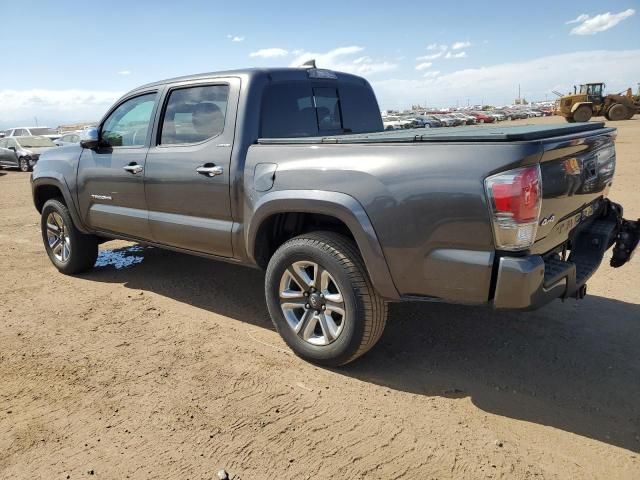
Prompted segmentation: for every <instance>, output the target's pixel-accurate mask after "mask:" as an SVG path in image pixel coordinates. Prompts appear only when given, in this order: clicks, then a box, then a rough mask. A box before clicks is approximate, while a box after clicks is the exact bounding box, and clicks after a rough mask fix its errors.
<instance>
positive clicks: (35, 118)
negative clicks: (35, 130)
mask: <svg viewBox="0 0 640 480" xmlns="http://www.w3.org/2000/svg"><path fill="white" fill-rule="evenodd" d="M33 119H34V120H35V121H36V127H37V126H38V117H33Z"/></svg>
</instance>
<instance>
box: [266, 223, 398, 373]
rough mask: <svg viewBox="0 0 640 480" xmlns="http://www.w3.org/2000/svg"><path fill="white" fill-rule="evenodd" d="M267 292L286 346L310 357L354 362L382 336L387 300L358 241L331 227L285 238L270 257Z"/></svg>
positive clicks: (331, 362)
mask: <svg viewBox="0 0 640 480" xmlns="http://www.w3.org/2000/svg"><path fill="white" fill-rule="evenodd" d="M265 294H266V299H267V306H268V308H269V314H270V316H271V319H272V321H273V323H274V325H275V327H276V329H277V330H278V333H279V334H280V335H281V336H282V338H283V339H284V341H285V342H286V343H287V345H288V346H289V347H290V348H291V349H292V350H293V351H294V353H296V355H298V356H300V357H302V358H303V359H305V360H308V361H310V362H313V363H316V364H320V365H324V366H339V365H344V364H347V363H349V362H352V361H353V360H355V359H356V358H358V357H360V356H361V355H363V354H364V353H366V352H367V351H368V350H369V349H371V348H372V347H373V346H374V345H375V344H376V342H377V341H378V340H379V339H380V337H381V335H382V332H383V331H384V327H385V323H386V319H387V304H386V302H385V301H384V300H383V299H382V298H381V297H380V296H379V295H378V294H377V292H376V291H375V290H374V288H373V285H372V284H371V280H370V279H369V276H368V275H367V271H366V269H365V267H364V262H363V260H362V257H361V256H360V254H359V252H358V249H357V247H356V245H355V244H354V243H353V242H352V241H351V240H350V239H348V238H346V237H344V236H342V235H339V234H336V233H333V232H314V233H308V234H304V235H301V236H298V237H295V238H293V239H291V240H289V241H287V242H285V243H284V244H283V245H282V246H281V247H280V248H278V250H277V251H276V253H275V254H274V255H273V257H272V258H271V260H270V261H269V265H268V267H267V273H266V281H265Z"/></svg>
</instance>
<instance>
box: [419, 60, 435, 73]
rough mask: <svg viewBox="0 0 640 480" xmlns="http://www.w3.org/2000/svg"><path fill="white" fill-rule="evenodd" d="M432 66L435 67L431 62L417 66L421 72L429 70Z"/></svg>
mask: <svg viewBox="0 0 640 480" xmlns="http://www.w3.org/2000/svg"><path fill="white" fill-rule="evenodd" d="M431 65H433V63H431V62H424V63H419V64H418V65H416V70H418V71H420V70H426V69H427V68H429V67H430V66H431Z"/></svg>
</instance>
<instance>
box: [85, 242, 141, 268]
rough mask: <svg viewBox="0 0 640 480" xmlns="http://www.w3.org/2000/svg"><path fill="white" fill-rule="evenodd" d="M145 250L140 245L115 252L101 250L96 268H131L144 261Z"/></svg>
mask: <svg viewBox="0 0 640 480" xmlns="http://www.w3.org/2000/svg"><path fill="white" fill-rule="evenodd" d="M144 250H145V248H144V247H141V246H139V245H133V246H131V247H125V248H118V249H115V250H101V251H100V252H99V253H98V259H97V260H96V264H95V266H96V267H114V268H115V269H117V270H120V269H122V268H129V267H132V266H134V265H137V264H138V263H142V261H143V260H144V255H142V253H143V252H144Z"/></svg>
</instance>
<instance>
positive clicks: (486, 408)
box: [0, 117, 640, 480]
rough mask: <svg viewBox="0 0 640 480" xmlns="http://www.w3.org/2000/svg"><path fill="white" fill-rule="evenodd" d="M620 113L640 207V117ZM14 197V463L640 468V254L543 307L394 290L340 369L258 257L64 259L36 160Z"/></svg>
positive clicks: (442, 473) (205, 473)
mask: <svg viewBox="0 0 640 480" xmlns="http://www.w3.org/2000/svg"><path fill="white" fill-rule="evenodd" d="M550 121H556V122H557V121H559V120H558V119H546V118H545V119H536V120H535V122H536V123H541V122H550ZM530 122H532V121H530ZM513 123H523V122H513ZM610 123H611V124H613V125H615V126H616V127H618V128H619V136H618V143H617V145H618V171H617V178H616V182H615V186H614V189H613V191H612V197H613V199H614V200H617V201H620V202H622V203H623V204H624V205H625V207H626V215H627V216H628V217H639V216H640V188H639V187H638V186H639V185H640V119H639V118H638V117H636V119H635V120H631V121H626V122H610ZM0 212H1V213H0V247H1V248H0V279H1V280H0V478H3V479H14V478H16V479H27V478H28V479H37V478H41V479H65V478H72V479H73V478H89V477H91V476H92V475H93V476H95V477H100V478H108V479H123V478H136V479H151V478H158V479H169V478H171V479H174V478H175V479H177V478H180V479H185V478H188V479H210V478H217V477H216V472H217V471H218V470H219V469H220V468H226V470H227V471H228V472H229V474H230V476H231V477H232V478H236V479H243V480H248V479H269V478H274V479H275V478H277V479H289V478H291V479H304V478H313V479H319V478H332V479H343V478H344V479H356V478H380V479H391V478H407V479H436V478H437V479H444V478H456V479H460V478H469V479H478V478H509V479H513V478H515V479H534V478H535V479H555V478H581V479H586V478H602V479H613V478H615V479H637V478H640V454H639V452H640V401H639V399H640V348H639V347H640V286H639V279H640V261H638V259H637V258H636V259H635V261H634V262H632V263H631V264H629V265H626V266H625V267H623V268H622V269H619V270H614V269H612V268H610V267H609V266H608V265H604V266H603V267H601V270H600V271H599V272H598V273H597V274H596V276H595V277H594V278H593V280H592V281H591V282H590V284H589V293H590V295H589V296H588V297H587V298H586V299H585V300H583V301H580V302H574V301H568V302H565V303H561V302H559V301H557V302H554V303H552V304H551V305H548V306H547V307H545V308H543V309H541V310H539V311H535V312H528V313H513V312H511V313H504V312H493V311H491V310H488V309H481V308H470V307H463V306H451V305H436V304H396V305H392V307H391V311H390V321H389V324H388V327H387V330H386V332H385V334H384V336H383V338H382V340H381V342H380V343H379V344H378V346H377V347H376V348H374V349H373V350H372V351H371V352H370V353H369V354H368V355H366V356H365V357H363V358H362V359H361V360H360V361H358V362H356V363H355V364H353V365H350V366H347V367H345V368H342V369H337V370H330V369H321V368H317V367H314V366H312V365H309V364H307V363H305V362H303V361H301V360H299V359H298V358H297V357H295V356H294V355H292V354H290V353H289V352H288V350H287V349H286V346H285V345H284V343H283V342H282V341H281V340H280V338H279V337H278V335H277V334H276V333H275V331H274V330H273V328H272V326H271V324H270V321H269V319H268V315H267V311H266V307H265V303H264V299H263V293H262V290H263V275H262V273H261V272H259V271H254V270H251V269H246V268H241V267H234V266H230V265H226V264H223V263H216V262H213V261H207V260H203V259H201V258H196V257H189V256H186V255H182V254H177V253H172V252H168V251H161V250H159V249H155V248H144V247H140V246H136V245H132V244H129V243H125V242H109V243H106V244H104V245H102V250H101V255H100V259H99V263H98V265H99V266H98V267H97V268H95V269H94V270H93V271H91V272H90V273H87V274H84V275H80V276H77V277H68V276H64V275H61V274H59V273H57V271H56V270H55V269H54V268H53V266H52V265H51V264H50V262H49V260H48V259H47V257H46V255H45V253H44V250H43V247H42V242H41V238H40V233H39V227H38V222H39V219H38V214H37V212H36V211H35V209H34V208H33V206H32V203H31V198H30V188H29V181H28V175H25V174H22V173H20V172H16V171H2V172H0Z"/></svg>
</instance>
